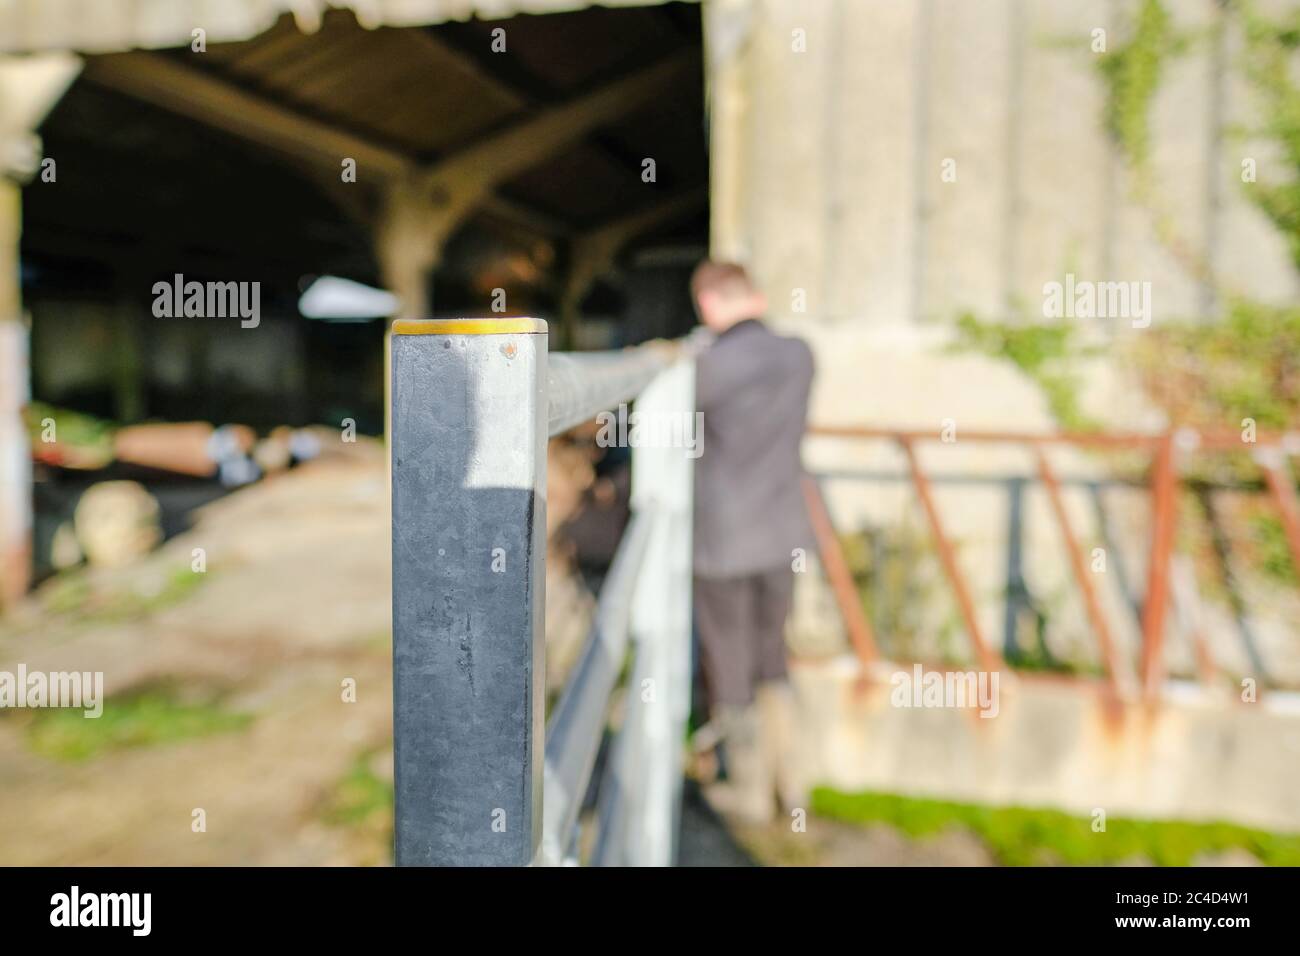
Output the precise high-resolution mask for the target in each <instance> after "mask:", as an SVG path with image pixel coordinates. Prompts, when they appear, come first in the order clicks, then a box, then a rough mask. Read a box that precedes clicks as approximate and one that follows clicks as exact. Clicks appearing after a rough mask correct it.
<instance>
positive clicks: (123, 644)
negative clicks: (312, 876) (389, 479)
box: [0, 458, 392, 865]
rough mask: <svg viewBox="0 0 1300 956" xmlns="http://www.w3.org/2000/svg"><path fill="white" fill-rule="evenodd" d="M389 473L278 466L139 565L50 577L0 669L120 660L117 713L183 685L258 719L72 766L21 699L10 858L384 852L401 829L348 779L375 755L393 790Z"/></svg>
mask: <svg viewBox="0 0 1300 956" xmlns="http://www.w3.org/2000/svg"><path fill="white" fill-rule="evenodd" d="M384 483H385V471H384V467H383V462H382V458H375V459H374V460H369V461H367V460H365V459H364V458H362V459H360V460H357V461H352V462H346V461H339V462H321V463H317V464H315V465H312V466H309V467H306V468H302V469H299V470H296V471H294V472H291V473H288V474H285V475H283V476H280V477H277V478H274V479H271V480H269V481H266V482H263V483H261V484H259V485H257V486H255V487H253V488H250V489H247V490H246V491H242V492H239V493H236V494H233V495H230V496H229V497H227V498H224V499H222V500H221V501H218V502H216V503H214V504H212V505H209V506H208V507H207V508H205V509H203V511H202V512H200V518H199V520H198V522H197V524H196V525H195V526H194V527H193V529H192V530H190V531H189V532H186V533H185V534H182V535H180V536H178V537H176V538H173V539H172V540H171V541H169V542H167V544H166V545H164V546H163V547H162V548H161V549H160V550H159V551H157V552H155V553H154V554H152V555H150V556H149V558H148V559H147V560H145V561H143V562H141V563H140V564H138V565H136V566H133V567H131V568H128V569H124V570H121V571H113V572H107V571H96V572H88V571H80V572H75V573H74V574H73V576H72V577H71V578H68V579H63V580H57V579H56V580H55V581H52V582H48V583H47V584H46V585H45V586H44V587H43V588H41V589H40V590H39V591H38V592H37V593H36V594H35V595H34V596H33V599H32V601H31V602H29V604H28V606H26V607H24V608H22V609H20V610H19V611H18V612H16V613H15V614H14V615H12V616H11V618H10V619H8V620H6V622H5V623H4V625H3V626H2V627H0V669H5V670H10V671H12V670H14V669H15V667H16V666H17V664H18V663H20V662H21V663H24V664H26V666H27V668H28V670H29V672H30V671H33V670H43V671H52V670H79V671H103V672H104V683H105V695H106V697H107V698H108V700H109V703H108V709H109V710H111V709H112V708H113V706H114V703H113V700H114V698H115V697H118V696H119V695H129V694H130V693H131V692H132V691H133V690H136V689H139V688H148V687H168V688H175V689H177V690H176V693H177V694H179V695H180V699H181V700H182V701H184V699H185V698H186V696H189V697H196V696H197V697H198V698H199V699H202V700H205V701H214V700H215V701H216V702H217V703H209V704H207V705H205V706H208V707H210V708H219V709H220V710H221V711H223V712H228V713H233V714H244V715H249V716H250V719H248V720H247V722H246V723H245V724H244V725H243V726H242V727H240V728H239V729H235V730H228V731H224V732H214V733H211V734H209V735H205V736H189V737H185V738H182V739H174V740H171V741H168V740H162V741H160V742H157V743H152V744H150V745H147V746H133V747H124V748H120V749H114V748H109V749H103V750H100V751H99V752H97V753H95V754H94V755H93V756H91V757H89V758H87V759H80V760H69V759H60V758H57V757H51V756H48V755H44V754H42V753H39V752H35V750H34V748H33V747H32V745H31V739H32V732H33V727H34V723H35V721H36V720H37V716H36V715H35V714H34V712H31V711H27V712H22V711H8V712H6V713H5V714H4V716H3V717H0V780H3V782H4V785H3V786H0V863H4V864H102V863H114V864H125V865H137V864H309V865H310V864H349V863H381V862H385V861H386V860H387V858H388V856H389V851H388V850H387V845H386V843H387V835H386V832H385V829H386V827H387V826H390V825H391V823H389V822H388V821H383V822H381V823H379V824H378V825H374V822H373V821H372V820H369V819H365V816H366V815H365V814H364V813H363V811H364V810H365V807H359V808H349V807H347V806H342V807H341V806H340V800H346V799H347V790H348V784H347V778H348V776H349V774H350V773H354V772H355V768H357V767H358V766H360V765H361V764H362V763H364V764H365V766H367V767H372V768H375V769H373V771H372V772H373V773H374V774H375V775H376V776H377V778H378V779H379V781H380V782H381V784H382V778H383V774H384V773H385V770H386V761H385V754H386V753H388V754H391V740H392V719H391V711H392V703H391V691H392V679H391V663H390V654H391V650H390V644H389V631H390V626H389V616H390V606H389V585H388V549H389V545H388V525H387V497H386V493H385V486H384ZM195 548H202V549H203V550H204V552H205V557H206V571H203V572H201V573H197V572H194V571H193V570H191V569H192V567H193V564H194V557H193V556H194V549H195ZM189 576H193V577H192V578H191V577H189ZM349 678H350V679H352V680H353V681H355V688H356V692H355V702H348V701H345V700H344V696H345V695H344V686H345V685H344V682H345V680H347V679H349ZM42 716H43V715H42ZM86 723H88V724H89V723H91V721H86ZM390 761H391V758H389V762H388V764H387V767H388V768H389V769H387V772H388V773H389V775H390V776H391V769H390V767H391V763H390ZM199 809H201V810H202V811H203V812H204V816H205V820H204V822H205V824H206V830H204V831H202V832H196V830H197V829H198V827H197V824H196V815H195V811H196V810H199ZM339 820H343V821H345V822H337V821H339Z"/></svg>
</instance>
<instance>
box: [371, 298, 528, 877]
mask: <svg viewBox="0 0 1300 956" xmlns="http://www.w3.org/2000/svg"><path fill="white" fill-rule="evenodd" d="M391 358H392V448H391V453H392V491H393V501H392V506H393V733H394V740H395V743H394V757H395V777H396V780H395V797H396V817H395V840H396V859H397V864H398V865H399V866H412V865H471V866H472V865H526V864H528V863H530V862H531V861H532V860H533V857H534V855H535V853H536V850H537V846H538V841H539V839H540V835H541V829H542V754H543V740H544V723H543V721H544V717H543V704H544V701H543V682H544V677H545V659H544V634H543V621H544V619H545V615H544V608H543V601H544V598H545V590H546V588H545V580H546V578H545V560H544V557H545V549H546V440H547V433H548V422H547V412H548V409H547V394H546V381H547V335H546V323H545V322H542V321H540V320H536V319H472V320H469V319H467V320H447V321H422V320H399V321H398V322H396V323H394V325H393V336H392V356H391Z"/></svg>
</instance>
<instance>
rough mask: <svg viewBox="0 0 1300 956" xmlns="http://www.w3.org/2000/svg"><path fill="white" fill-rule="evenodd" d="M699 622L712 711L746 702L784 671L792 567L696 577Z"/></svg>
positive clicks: (751, 700)
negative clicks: (748, 573)
mask: <svg viewBox="0 0 1300 956" xmlns="http://www.w3.org/2000/svg"><path fill="white" fill-rule="evenodd" d="M694 587H695V624H696V628H697V630H698V633H699V640H700V669H701V671H702V672H703V677H704V686H705V688H706V691H707V695H708V701H709V710H710V714H711V715H716V713H717V711H718V709H719V708H725V707H747V706H749V705H750V704H752V703H753V702H754V695H755V690H756V688H757V687H758V685H759V684H761V683H766V682H768V681H780V680H784V679H785V676H786V655H785V621H786V618H787V617H789V615H790V605H791V601H792V599H793V596H794V572H793V571H792V570H791V569H790V568H789V567H781V568H775V569H773V570H771V571H764V572H762V573H759V574H750V575H745V576H743V577H732V578H715V577H701V576H699V575H696V576H695V579H694Z"/></svg>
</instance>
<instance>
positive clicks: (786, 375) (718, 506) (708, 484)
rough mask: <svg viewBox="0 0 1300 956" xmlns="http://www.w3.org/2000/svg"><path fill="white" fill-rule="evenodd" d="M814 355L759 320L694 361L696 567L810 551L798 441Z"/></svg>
mask: <svg viewBox="0 0 1300 956" xmlns="http://www.w3.org/2000/svg"><path fill="white" fill-rule="evenodd" d="M812 378H813V357H812V351H811V350H810V349H809V348H808V346H807V344H806V343H805V342H803V341H802V340H800V339H795V338H786V337H784V336H780V335H776V334H775V333H774V332H772V330H771V329H769V328H768V327H767V326H766V325H764V324H763V323H762V322H760V321H759V320H757V319H748V320H746V321H744V322H740V323H738V324H737V325H734V326H732V327H731V328H730V329H727V330H726V331H725V332H723V333H722V334H721V335H719V336H718V338H717V340H716V341H714V342H713V344H712V345H710V346H709V347H708V348H707V349H705V350H704V352H703V353H701V355H700V356H699V358H698V359H697V362H696V375H695V407H696V409H697V410H698V411H699V412H702V413H703V435H704V441H703V451H702V454H701V455H700V458H699V459H698V460H697V461H696V462H695V573H696V574H697V575H700V576H702V577H739V576H742V575H749V574H756V573H760V572H764V571H771V570H774V569H776V568H779V567H782V566H785V567H789V566H790V564H791V561H792V560H793V552H794V549H795V548H805V549H806V548H808V547H809V542H810V540H811V537H812V536H811V533H810V531H809V527H808V518H807V512H806V510H805V506H804V499H803V492H802V489H801V487H800V480H801V476H802V474H803V467H802V464H801V462H800V458H799V445H800V441H801V439H802V438H803V433H804V427H805V424H806V422H807V418H808V393H809V390H810V388H811V385H812Z"/></svg>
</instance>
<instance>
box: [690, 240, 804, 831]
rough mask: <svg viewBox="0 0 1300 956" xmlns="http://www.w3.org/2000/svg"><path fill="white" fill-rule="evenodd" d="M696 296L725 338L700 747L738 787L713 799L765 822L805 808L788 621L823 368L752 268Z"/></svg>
mask: <svg viewBox="0 0 1300 956" xmlns="http://www.w3.org/2000/svg"><path fill="white" fill-rule="evenodd" d="M691 296H692V298H693V300H694V302H695V307H696V310H697V312H698V314H699V318H700V321H701V323H702V324H703V325H704V326H705V327H706V328H707V329H708V330H709V332H710V333H712V341H711V342H710V343H709V344H708V345H707V346H706V347H705V348H704V349H703V350H702V351H701V352H700V354H699V356H698V358H697V361H696V377H695V401H696V409H697V411H699V412H701V413H702V417H703V430H704V435H703V448H704V450H705V453H704V454H703V455H702V456H701V457H700V459H699V460H698V461H697V462H696V464H695V542H694V549H695V554H694V565H695V568H694V572H695V573H694V603H695V624H696V630H697V632H698V634H699V653H700V669H701V671H702V674H703V678H704V685H705V692H706V697H707V700H708V707H709V721H708V724H706V726H705V727H704V728H702V729H701V732H700V733H699V734H697V748H699V749H702V750H703V749H707V748H708V747H709V745H710V744H712V743H713V742H715V741H718V740H720V741H721V742H722V751H723V754H724V756H725V767H726V775H727V780H726V783H724V784H718V785H715V786H714V787H713V788H711V791H710V794H709V795H710V798H711V799H713V800H714V801H715V802H716V803H717V804H718V805H719V806H720V808H721V809H723V810H724V811H726V812H730V813H734V814H735V815H737V816H739V817H742V818H744V819H746V820H749V821H752V822H762V821H766V820H769V819H771V817H772V813H773V810H774V808H775V803H776V799H777V798H779V799H780V802H781V803H782V804H783V805H784V806H785V808H786V809H790V808H793V807H794V806H797V805H799V803H800V802H801V794H800V793H799V792H798V790H797V789H796V788H797V786H798V784H799V781H798V779H797V778H798V775H797V772H796V771H795V770H794V768H793V762H794V756H795V755H794V753H793V749H792V745H793V717H794V706H793V696H792V694H791V690H790V686H789V682H788V680H787V674H786V649H785V623H786V618H787V617H788V616H789V613H790V606H791V601H792V597H793V593H794V571H793V561H794V555H795V550H796V549H799V548H804V549H806V548H807V547H808V542H809V540H810V538H811V533H810V530H809V527H808V521H807V512H806V510H805V505H804V499H803V492H802V488H801V479H802V475H803V466H802V463H801V461H800V457H799V446H800V443H801V441H802V439H803V434H804V429H805V426H806V423H807V417H808V394H809V390H810V388H811V385H812V378H813V357H812V351H811V350H810V349H809V348H808V346H807V344H806V343H804V342H803V341H802V340H800V339H795V338H787V337H784V336H780V335H777V334H775V333H774V332H773V331H772V330H771V329H769V328H768V327H767V326H766V325H765V324H764V323H763V321H762V316H763V314H764V313H765V312H766V311H767V300H766V298H765V297H764V296H763V294H762V292H760V291H759V290H758V288H757V287H756V286H755V285H754V283H753V282H752V281H751V280H750V277H749V275H748V274H747V273H746V271H745V269H744V268H743V267H742V266H739V265H736V264H734V263H729V262H715V261H711V260H706V261H704V262H702V263H701V264H700V265H699V266H698V267H697V268H696V269H695V273H694V275H693V276H692V277H691Z"/></svg>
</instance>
